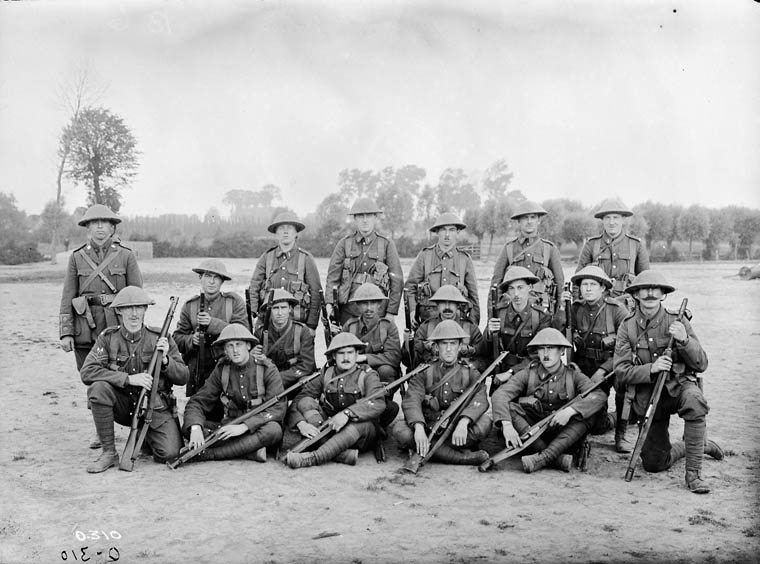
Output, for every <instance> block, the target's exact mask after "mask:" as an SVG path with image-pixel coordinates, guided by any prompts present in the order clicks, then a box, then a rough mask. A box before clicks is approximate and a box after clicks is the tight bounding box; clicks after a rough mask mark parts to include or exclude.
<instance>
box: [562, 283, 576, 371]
mask: <svg viewBox="0 0 760 564" xmlns="http://www.w3.org/2000/svg"><path fill="white" fill-rule="evenodd" d="M564 291H566V292H571V293H572V291H573V283H572V282H565V287H564ZM572 305H573V298H572V297H571V298H570V299H569V300H566V301H565V338H566V339H567V341H568V342H569V343H570V348H568V349H567V352H566V353H565V354H566V357H565V359H566V360H567V364H570V363H571V362H572V361H573V348H574V347H575V345H574V344H573V308H572Z"/></svg>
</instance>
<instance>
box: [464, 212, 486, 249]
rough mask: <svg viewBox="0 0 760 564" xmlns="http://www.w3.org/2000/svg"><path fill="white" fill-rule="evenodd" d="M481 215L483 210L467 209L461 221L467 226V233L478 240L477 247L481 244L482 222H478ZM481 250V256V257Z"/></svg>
mask: <svg viewBox="0 0 760 564" xmlns="http://www.w3.org/2000/svg"><path fill="white" fill-rule="evenodd" d="M482 213H483V208H469V209H467V210H465V212H464V217H463V218H462V221H463V222H464V223H465V225H467V232H468V233H470V234H471V235H473V236H474V237H475V238H476V239H477V240H478V246H480V245H481V244H482V241H483V236H484V235H485V231H483V222H482V221H480V216H481V214H482ZM482 252H483V251H482V250H481V256H482Z"/></svg>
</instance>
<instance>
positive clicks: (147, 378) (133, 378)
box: [127, 372, 153, 391]
mask: <svg viewBox="0 0 760 564" xmlns="http://www.w3.org/2000/svg"><path fill="white" fill-rule="evenodd" d="M127 383H128V384H129V385H130V386H140V387H141V388H145V389H146V390H148V391H150V387H151V385H152V384H153V376H151V375H150V374H148V373H147V372H140V373H139V374H130V375H129V376H127Z"/></svg>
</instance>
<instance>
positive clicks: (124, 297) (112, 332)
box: [80, 286, 188, 473]
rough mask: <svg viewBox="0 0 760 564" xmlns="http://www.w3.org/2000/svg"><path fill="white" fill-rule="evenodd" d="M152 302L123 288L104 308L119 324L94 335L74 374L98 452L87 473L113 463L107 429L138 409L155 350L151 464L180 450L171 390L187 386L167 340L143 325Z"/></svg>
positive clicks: (148, 436) (113, 451) (149, 379)
mask: <svg viewBox="0 0 760 564" xmlns="http://www.w3.org/2000/svg"><path fill="white" fill-rule="evenodd" d="M154 303H155V302H154V301H153V300H152V299H151V298H150V297H149V296H148V294H147V293H145V291H144V290H143V289H142V288H138V287H137V286H127V287H126V288H124V289H123V290H121V291H120V292H119V293H118V294H116V297H115V298H114V300H113V302H112V303H111V305H110V307H111V308H113V309H114V310H115V311H116V315H117V317H118V318H119V321H120V325H118V326H115V327H109V328H108V329H106V330H105V331H103V332H102V333H101V334H100V335H98V338H97V340H96V341H95V345H94V346H93V347H92V350H91V351H90V354H88V355H87V358H86V359H85V361H84V365H83V366H82V371H81V372H80V375H81V377H82V382H84V383H85V384H86V385H87V401H88V403H89V405H90V409H91V410H92V419H93V421H94V422H95V430H96V431H97V433H98V438H99V439H100V444H101V445H102V447H103V452H102V453H101V455H100V457H99V458H98V460H97V461H95V462H94V463H93V464H91V465H90V466H88V467H87V471H88V472H90V473H97V472H103V471H105V470H108V469H109V468H110V467H111V466H115V465H117V464H118V463H119V455H118V454H117V453H116V447H115V446H114V427H113V424H114V421H116V422H117V423H119V424H120V425H127V426H128V425H131V424H132V414H133V413H134V412H135V409H139V406H138V405H137V398H138V396H139V395H140V388H145V389H146V390H147V391H148V392H150V389H151V385H152V383H153V375H151V374H148V373H147V372H145V370H147V368H148V365H149V364H150V359H151V357H152V356H153V351H154V350H155V349H158V350H160V351H162V352H163V361H162V365H161V375H160V382H159V384H158V398H159V399H158V402H157V404H156V405H155V406H154V409H155V411H154V413H153V420H152V421H151V423H150V428H149V429H148V432H147V434H146V436H145V440H146V443H147V445H148V446H149V447H150V449H151V451H152V452H153V459H154V460H155V461H156V462H165V461H166V460H168V459H169V458H172V457H174V456H176V455H177V453H178V452H179V449H180V447H182V437H181V435H180V432H179V425H178V424H177V418H176V415H175V413H174V410H175V406H176V403H177V402H176V400H175V398H174V395H173V394H172V386H173V385H177V386H182V385H184V384H185V383H186V382H187V376H188V369H187V366H185V363H184V362H182V358H181V357H180V354H179V351H178V350H177V345H175V344H174V341H173V340H172V338H171V337H165V338H159V334H160V331H159V330H157V329H154V328H152V327H147V326H146V325H144V323H143V320H144V319H145V312H146V311H147V309H148V306H149V305H153V304H154Z"/></svg>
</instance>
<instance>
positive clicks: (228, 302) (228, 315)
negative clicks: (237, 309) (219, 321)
mask: <svg viewBox="0 0 760 564" xmlns="http://www.w3.org/2000/svg"><path fill="white" fill-rule="evenodd" d="M233 301H234V298H233V297H232V296H224V318H225V320H226V321H227V323H229V322H230V320H231V319H232V302H233Z"/></svg>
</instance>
